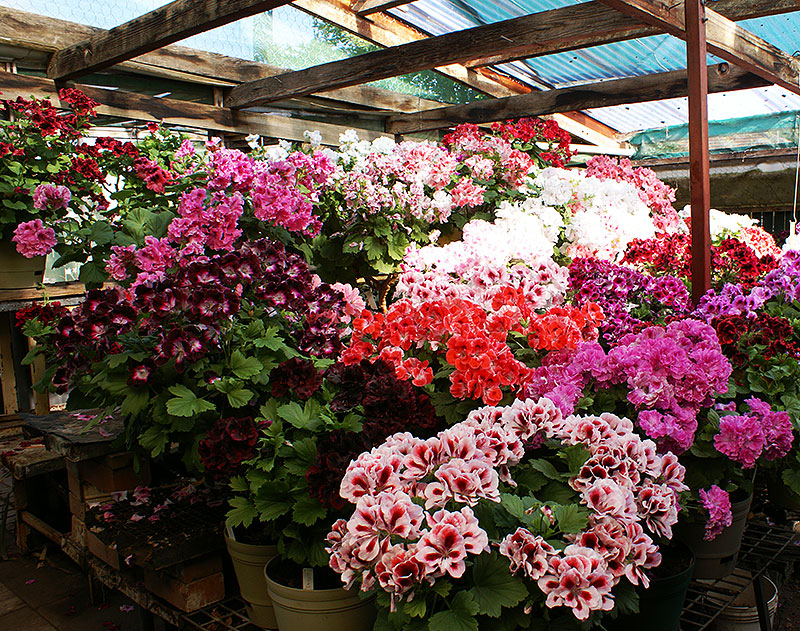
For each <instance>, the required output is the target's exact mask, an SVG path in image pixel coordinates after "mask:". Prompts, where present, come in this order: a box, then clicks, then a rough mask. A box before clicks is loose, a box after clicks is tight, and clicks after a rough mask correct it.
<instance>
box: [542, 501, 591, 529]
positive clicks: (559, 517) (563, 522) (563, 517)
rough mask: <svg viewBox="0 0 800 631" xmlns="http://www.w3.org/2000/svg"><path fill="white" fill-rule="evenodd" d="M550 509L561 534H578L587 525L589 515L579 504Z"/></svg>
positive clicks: (557, 506) (555, 506)
mask: <svg viewBox="0 0 800 631" xmlns="http://www.w3.org/2000/svg"><path fill="white" fill-rule="evenodd" d="M551 508H552V509H553V516H554V517H555V518H556V521H557V522H558V527H559V529H560V530H561V532H566V533H578V532H581V531H583V530H584V529H585V528H586V526H587V525H588V524H589V513H588V511H587V510H586V508H584V507H583V506H580V505H579V504H568V505H566V506H564V505H554V506H551Z"/></svg>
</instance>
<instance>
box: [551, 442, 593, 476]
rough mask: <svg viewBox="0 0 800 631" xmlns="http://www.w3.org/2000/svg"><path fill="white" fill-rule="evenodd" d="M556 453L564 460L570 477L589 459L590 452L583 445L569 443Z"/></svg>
mask: <svg viewBox="0 0 800 631" xmlns="http://www.w3.org/2000/svg"><path fill="white" fill-rule="evenodd" d="M558 455H559V457H561V458H563V459H564V460H565V461H566V463H567V468H568V469H569V472H570V477H572V476H573V475H576V474H577V473H578V471H580V469H581V467H582V466H583V465H584V464H585V463H586V461H587V460H588V459H589V455H590V454H589V450H588V449H586V448H585V447H584V446H583V445H570V446H569V447H565V448H563V449H562V450H561V451H560V452H559V454H558Z"/></svg>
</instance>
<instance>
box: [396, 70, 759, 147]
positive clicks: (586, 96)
mask: <svg viewBox="0 0 800 631" xmlns="http://www.w3.org/2000/svg"><path fill="white" fill-rule="evenodd" d="M708 78H709V91H710V92H727V91H730V90H744V89H747V88H756V87H762V86H765V85H769V82H768V81H766V80H765V79H762V78H761V77H759V76H757V75H754V74H752V73H750V72H748V71H747V70H743V69H741V68H737V67H735V66H733V67H732V66H728V64H720V65H719V66H717V65H714V66H709V69H708ZM687 94H688V92H687V76H686V71H685V70H676V71H673V72H663V73H658V74H651V75H643V76H640V77H630V78H626V79H616V80H613V81H603V82H601V83H595V84H592V85H584V86H576V87H572V88H563V89H560V90H545V91H541V92H531V93H529V94H522V95H519V96H510V97H506V98H503V99H492V100H491V101H475V102H474V103H467V104H465V105H452V106H449V107H442V108H437V109H432V110H426V111H424V112H417V113H416V114H398V115H394V116H391V117H389V118H388V119H387V121H386V131H387V132H389V133H392V134H408V133H412V132H417V131H426V130H431V129H442V128H444V127H452V126H454V125H458V124H460V123H468V122H471V123H490V122H493V121H500V120H505V119H508V118H517V117H520V116H541V115H544V114H554V113H556V112H569V111H573V110H582V109H587V108H591V107H607V106H610V105H623V104H625V103H642V102H645V101H659V100H661V99H671V98H677V97H684V96H686V95H687Z"/></svg>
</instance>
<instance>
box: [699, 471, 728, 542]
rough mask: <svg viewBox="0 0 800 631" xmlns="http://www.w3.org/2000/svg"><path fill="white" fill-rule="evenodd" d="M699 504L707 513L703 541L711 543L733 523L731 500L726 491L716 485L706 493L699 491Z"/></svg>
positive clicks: (702, 490)
mask: <svg viewBox="0 0 800 631" xmlns="http://www.w3.org/2000/svg"><path fill="white" fill-rule="evenodd" d="M700 503H701V504H702V505H703V508H705V509H706V510H707V511H708V521H707V522H706V533H705V535H704V536H703V539H705V540H706V541H713V540H714V539H716V538H717V535H719V534H720V533H721V532H722V531H723V530H725V528H727V527H728V526H730V525H731V524H732V523H733V514H732V513H731V498H730V496H729V495H728V492H727V491H723V490H722V489H721V488H719V487H718V486H717V485H716V484H712V485H711V488H710V489H708V491H706V490H705V489H700Z"/></svg>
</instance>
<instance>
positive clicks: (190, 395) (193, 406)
mask: <svg viewBox="0 0 800 631" xmlns="http://www.w3.org/2000/svg"><path fill="white" fill-rule="evenodd" d="M169 391H170V392H171V393H172V394H174V395H175V398H174V399H169V400H168V401H167V412H168V413H169V414H171V415H172V416H183V417H188V418H191V417H194V416H197V415H198V414H202V413H203V412H208V411H210V410H213V409H214V408H215V406H214V404H213V403H211V402H210V401H206V400H205V399H199V398H198V397H197V395H195V393H194V392H192V391H191V390H189V388H187V387H186V386H183V385H180V384H178V385H175V386H170V387H169Z"/></svg>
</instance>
